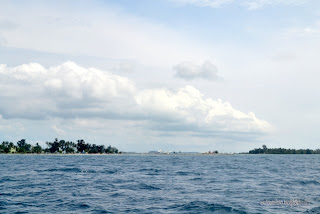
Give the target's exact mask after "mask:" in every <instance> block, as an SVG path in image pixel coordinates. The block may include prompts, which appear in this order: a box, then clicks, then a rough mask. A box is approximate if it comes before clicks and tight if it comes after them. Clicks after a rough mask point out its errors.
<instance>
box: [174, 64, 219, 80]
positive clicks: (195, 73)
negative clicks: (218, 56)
mask: <svg viewBox="0 0 320 214" xmlns="http://www.w3.org/2000/svg"><path fill="white" fill-rule="evenodd" d="M173 69H174V70H175V71H176V74H175V76H176V77H178V78H182V79H186V80H192V79H197V78H200V79H205V80H211V81H213V80H218V79H219V77H218V69H217V67H216V66H215V65H214V64H212V63H211V62H210V61H205V62H204V63H203V64H202V65H196V64H194V63H192V62H182V63H180V64H178V65H176V66H174V67H173Z"/></svg>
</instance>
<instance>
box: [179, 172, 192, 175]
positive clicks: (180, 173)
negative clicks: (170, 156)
mask: <svg viewBox="0 0 320 214" xmlns="http://www.w3.org/2000/svg"><path fill="white" fill-rule="evenodd" d="M176 174H177V175H189V174H190V172H184V171H178V172H176Z"/></svg>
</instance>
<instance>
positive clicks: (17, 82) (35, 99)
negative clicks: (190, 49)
mask: <svg viewBox="0 0 320 214" xmlns="http://www.w3.org/2000/svg"><path fill="white" fill-rule="evenodd" d="M0 99H1V101H2V105H1V106H0V115H3V117H5V118H24V119H38V120H43V119H48V118H49V119H50V118H73V119H77V120H78V121H87V120H86V119H90V118H91V119H92V118H105V119H112V120H127V121H131V122H136V123H137V124H138V123H139V124H140V125H141V122H143V124H144V125H146V126H148V127H149V128H151V129H156V130H158V131H159V130H160V131H161V130H166V131H188V132H196V133H205V134H210V133H214V132H225V133H228V132H240V133H265V132H268V131H269V130H270V128H271V126H270V124H269V123H268V122H266V121H264V120H261V119H258V118H257V117H256V116H255V114H254V113H252V112H250V113H248V114H245V113H243V112H241V111H239V110H236V109H234V108H233V107H232V106H231V104H230V103H229V102H223V101H222V100H220V99H218V100H214V99H211V98H205V97H204V95H203V94H202V93H201V92H200V91H199V90H197V89H196V88H194V87H192V86H186V87H183V88H180V89H178V90H176V91H171V90H168V89H148V90H138V89H137V88H136V87H135V84H134V83H133V82H132V81H131V80H129V79H128V78H125V77H122V76H118V75H115V74H112V73H110V72H106V71H101V70H98V69H95V68H84V67H81V66H79V65H77V64H75V63H73V62H66V63H63V64H62V65H59V66H55V67H51V68H45V67H43V66H42V65H40V64H37V63H30V64H24V65H21V66H17V67H13V68H10V67H7V66H6V65H0ZM91 119H90V121H91ZM52 129H53V130H54V131H55V132H60V133H61V131H63V130H60V129H59V128H58V127H57V126H53V127H52Z"/></svg>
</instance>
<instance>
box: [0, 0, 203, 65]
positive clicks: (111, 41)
mask: <svg viewBox="0 0 320 214" xmlns="http://www.w3.org/2000/svg"><path fill="white" fill-rule="evenodd" d="M65 4H68V3H65ZM88 4H89V5H90V6H92V7H94V11H95V12H91V11H92V10H85V11H81V10H79V9H75V10H72V11H70V10H68V11H65V10H63V9H61V10H57V8H56V7H51V8H49V7H48V6H44V5H42V4H39V5H38V6H37V7H36V8H35V7H34V6H33V5H32V4H29V5H25V6H24V7H22V6H21V5H16V4H10V3H7V4H6V5H5V6H6V7H3V8H0V14H1V17H0V32H1V35H0V43H3V45H4V46H6V47H10V48H22V49H30V50H35V51H41V52H46V53H48V52H49V53H55V54H68V55H86V56H93V57H103V58H109V59H127V60H136V61H137V62H139V63H141V64H147V65H155V64H156V65H163V64H164V62H166V63H167V64H172V63H174V62H176V61H180V60H182V59H184V58H188V57H190V52H192V56H191V57H192V58H195V59H196V60H198V59H201V58H202V57H204V56H206V55H207V54H208V53H206V51H205V48H204V47H199V45H193V44H194V42H192V41H190V40H188V39H186V37H185V35H182V34H180V33H177V32H176V31H175V30H172V29H170V28H168V27H166V26H165V25H163V24H161V23H153V22H150V21H149V20H146V19H143V18H140V17H136V16H134V15H128V14H127V13H125V12H124V11H122V10H121V9H119V8H113V7H111V6H108V5H107V4H105V5H104V9H103V12H101V11H100V9H101V8H95V7H97V6H94V5H93V4H91V3H89V2H88ZM58 5H59V4H58ZM63 5H64V4H63ZM26 11H27V12H26ZM12 14H14V16H13V15H12ZM6 20H10V23H11V25H12V26H13V25H14V26H15V28H14V30H12V29H11V28H10V29H8V27H5V26H4V24H5V25H6V26H7V25H8V24H6V23H7V21H6ZM1 23H4V24H1ZM1 40H3V42H1ZM168 53H170V54H168ZM121 67H122V68H124V69H125V70H128V69H129V70H130V69H131V67H130V65H129V66H128V65H121ZM122 68H121V69H122Z"/></svg>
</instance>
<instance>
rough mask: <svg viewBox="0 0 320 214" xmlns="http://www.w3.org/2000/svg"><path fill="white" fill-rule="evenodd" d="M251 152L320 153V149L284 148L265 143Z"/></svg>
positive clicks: (250, 152)
mask: <svg viewBox="0 0 320 214" xmlns="http://www.w3.org/2000/svg"><path fill="white" fill-rule="evenodd" d="M249 154H320V149H316V150H312V149H284V148H272V149H270V148H267V146H266V145H263V146H262V148H258V149H253V150H250V151H249Z"/></svg>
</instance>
